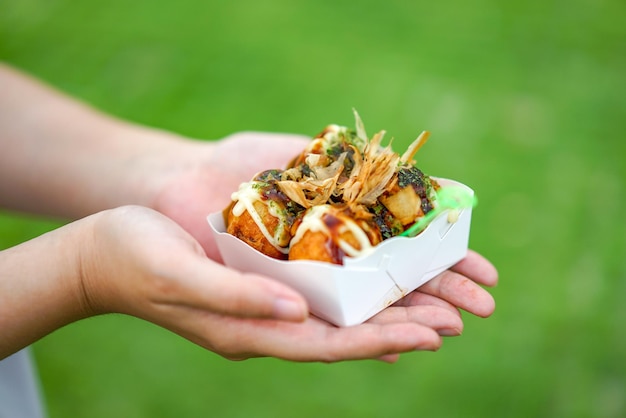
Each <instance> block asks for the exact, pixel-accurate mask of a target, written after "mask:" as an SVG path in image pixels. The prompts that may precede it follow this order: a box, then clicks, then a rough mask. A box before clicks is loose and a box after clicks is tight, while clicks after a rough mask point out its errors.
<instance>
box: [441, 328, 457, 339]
mask: <svg viewBox="0 0 626 418" xmlns="http://www.w3.org/2000/svg"><path fill="white" fill-rule="evenodd" d="M437 333H438V334H439V335H441V336H442V337H457V336H459V335H461V330H460V329H458V328H443V329H440V330H438V331H437Z"/></svg>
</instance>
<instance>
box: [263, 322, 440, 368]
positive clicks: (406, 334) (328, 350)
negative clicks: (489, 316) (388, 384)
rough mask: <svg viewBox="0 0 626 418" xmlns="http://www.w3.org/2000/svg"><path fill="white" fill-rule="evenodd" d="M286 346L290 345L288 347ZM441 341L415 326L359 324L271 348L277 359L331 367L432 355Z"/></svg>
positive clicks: (405, 324)
mask: <svg viewBox="0 0 626 418" xmlns="http://www.w3.org/2000/svg"><path fill="white" fill-rule="evenodd" d="M289 342H291V343H292V344H291V345H290V344H289ZM441 342H442V340H441V337H440V336H439V335H438V334H437V333H436V332H435V331H434V330H432V329H431V328H428V327H425V326H422V325H420V324H415V323H403V324H386V325H378V324H368V323H366V324H361V325H358V326H353V327H345V328H335V327H331V328H328V330H327V331H326V332H324V333H323V334H322V335H318V336H316V337H314V338H309V339H307V338H299V339H297V340H296V341H295V342H294V341H293V340H290V341H287V340H285V341H283V342H282V343H279V344H273V347H272V348H274V349H275V350H278V352H277V354H278V356H280V357H282V358H286V359H289V360H296V361H322V362H326V363H332V362H337V361H344V360H362V359H378V358H381V357H384V356H388V355H395V354H399V353H405V352H411V351H415V350H429V351H435V350H437V349H439V347H440V346H441Z"/></svg>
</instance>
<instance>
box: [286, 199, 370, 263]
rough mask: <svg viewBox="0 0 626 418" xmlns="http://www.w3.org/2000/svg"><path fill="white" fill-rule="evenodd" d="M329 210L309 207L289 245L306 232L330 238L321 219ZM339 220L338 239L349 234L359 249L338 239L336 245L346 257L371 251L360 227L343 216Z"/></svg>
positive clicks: (320, 207) (323, 206)
mask: <svg viewBox="0 0 626 418" xmlns="http://www.w3.org/2000/svg"><path fill="white" fill-rule="evenodd" d="M331 210H332V207H331V206H330V205H319V206H313V207H311V208H310V209H309V210H308V211H307V213H306V214H305V215H304V217H303V218H302V223H301V224H300V226H299V227H298V230H297V231H296V235H295V236H294V237H293V238H292V240H291V245H294V244H296V243H297V242H298V241H300V240H301V239H302V237H303V236H304V234H305V232H307V231H311V232H322V233H323V234H324V235H326V236H328V237H330V231H329V230H328V227H327V226H326V223H325V222H324V220H323V217H324V215H325V214H327V213H329V212H330V211H331ZM339 219H341V220H342V221H343V222H342V223H341V226H340V227H339V229H338V231H337V232H338V234H337V235H338V237H341V234H343V233H345V232H351V233H352V235H353V236H354V238H355V239H356V240H357V242H358V243H359V247H360V249H357V248H354V247H353V246H351V245H350V244H348V243H347V242H346V241H345V240H343V239H341V238H338V242H337V245H338V246H339V248H341V250H342V251H343V252H344V253H346V255H348V256H350V257H356V256H358V255H360V254H362V253H363V252H365V251H369V250H371V249H372V244H371V243H370V240H369V238H368V237H367V234H366V233H365V231H363V229H361V227H359V226H358V225H357V224H356V222H354V221H353V220H352V219H350V218H348V217H345V216H340V217H339Z"/></svg>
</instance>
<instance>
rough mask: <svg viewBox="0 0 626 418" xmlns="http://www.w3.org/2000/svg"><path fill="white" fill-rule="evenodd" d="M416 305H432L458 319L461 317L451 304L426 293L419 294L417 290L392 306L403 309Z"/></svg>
mask: <svg viewBox="0 0 626 418" xmlns="http://www.w3.org/2000/svg"><path fill="white" fill-rule="evenodd" d="M417 305H433V306H437V307H439V308H444V309H447V310H448V311H450V312H452V313H453V314H455V315H456V316H458V317H460V316H461V313H460V312H459V310H458V308H457V307H456V306H454V305H452V304H451V303H449V302H447V301H445V300H443V299H441V298H438V297H435V296H432V295H429V294H427V293H423V292H420V291H419V289H417V290H415V291H413V292H411V293H409V294H408V295H406V296H405V297H403V298H402V299H400V300H399V301H398V302H396V303H395V304H394V306H404V307H409V306H417Z"/></svg>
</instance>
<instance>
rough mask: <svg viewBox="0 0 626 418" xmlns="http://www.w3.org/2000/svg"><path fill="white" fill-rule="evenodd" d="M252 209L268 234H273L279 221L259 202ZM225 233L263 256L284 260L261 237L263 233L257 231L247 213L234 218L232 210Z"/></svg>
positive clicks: (265, 239)
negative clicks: (258, 216) (255, 211)
mask: <svg viewBox="0 0 626 418" xmlns="http://www.w3.org/2000/svg"><path fill="white" fill-rule="evenodd" d="M254 208H255V209H256V210H257V212H258V214H259V215H260V216H261V219H263V222H264V225H265V227H266V228H267V230H268V232H269V233H270V234H274V232H275V231H276V228H277V227H278V222H279V220H278V219H277V218H275V217H273V216H272V215H270V214H269V213H268V211H267V207H266V206H265V205H264V204H263V203H261V202H255V203H254ZM226 232H228V233H229V234H231V235H234V236H235V237H237V238H239V239H240V240H242V241H244V242H246V243H247V244H248V245H250V246H251V247H253V248H255V249H256V250H258V251H261V252H262V253H263V254H265V255H267V256H269V257H273V258H278V259H286V255H285V254H283V253H282V252H280V251H278V250H277V249H276V248H275V247H274V246H273V245H272V244H271V243H270V242H269V241H268V240H267V238H265V235H263V232H261V230H260V229H259V227H258V226H257V224H256V222H254V219H252V216H250V214H249V213H248V211H247V210H246V211H244V212H243V213H242V214H241V216H235V215H234V214H233V211H232V208H231V210H230V211H229V212H228V222H227V228H226Z"/></svg>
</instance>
